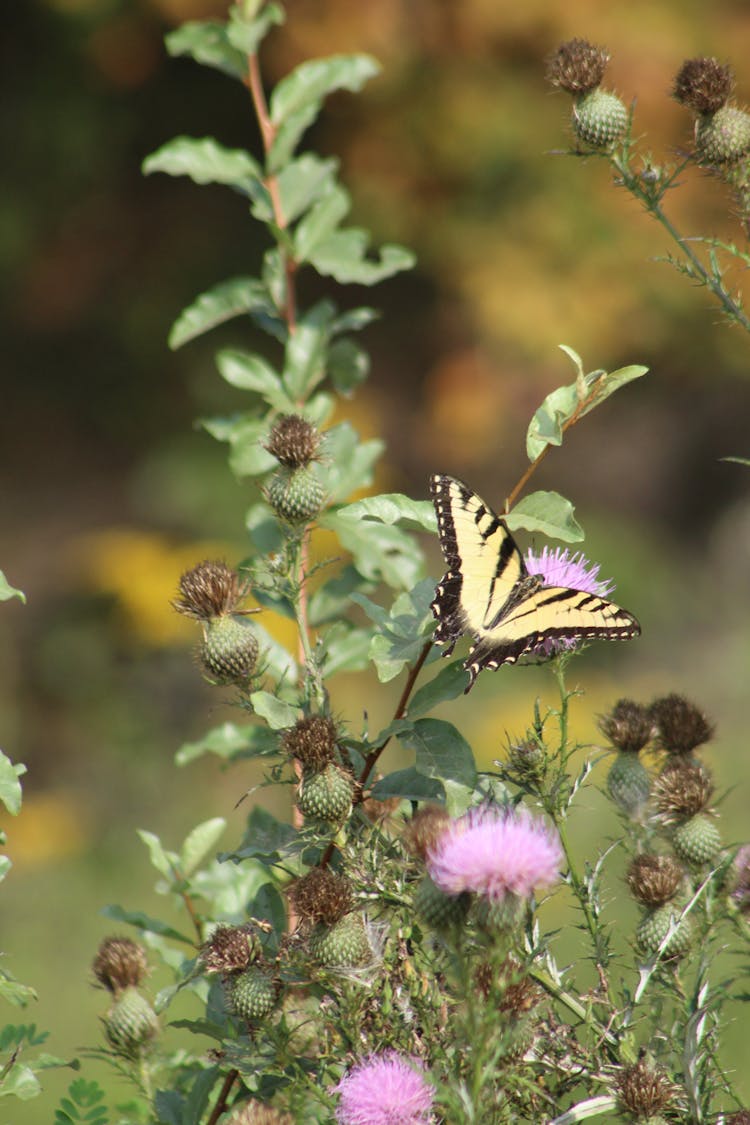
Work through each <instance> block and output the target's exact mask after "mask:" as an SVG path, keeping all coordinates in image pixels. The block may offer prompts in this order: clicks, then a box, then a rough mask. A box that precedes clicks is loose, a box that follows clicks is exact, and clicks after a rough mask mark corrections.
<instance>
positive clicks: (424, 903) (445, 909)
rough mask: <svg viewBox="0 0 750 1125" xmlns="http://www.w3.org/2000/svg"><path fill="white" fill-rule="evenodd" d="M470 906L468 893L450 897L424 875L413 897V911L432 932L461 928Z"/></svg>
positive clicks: (463, 892)
mask: <svg viewBox="0 0 750 1125" xmlns="http://www.w3.org/2000/svg"><path fill="white" fill-rule="evenodd" d="M470 906H471V895H470V894H469V893H468V891H462V892H461V894H457V895H450V894H446V893H445V891H441V890H440V888H439V887H436V886H435V884H434V883H433V881H432V879H431V878H430V876H429V875H424V876H423V877H422V880H421V882H420V884H419V886H418V887H417V890H416V893H415V895H414V909H415V910H416V912H417V914H419V916H420V917H421V918H422V919H423V920H424V921H425V922H426V923H427V925H428V926H429V927H430V929H432V930H438V931H439V932H444V931H446V930H451V929H453V928H454V927H456V926H462V925H463V924H464V923H465V922H466V918H467V916H468V913H469V908H470Z"/></svg>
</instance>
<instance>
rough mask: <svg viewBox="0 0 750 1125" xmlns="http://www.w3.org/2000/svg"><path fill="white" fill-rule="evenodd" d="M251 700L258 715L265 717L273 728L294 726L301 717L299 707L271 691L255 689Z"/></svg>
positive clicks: (282, 728)
mask: <svg viewBox="0 0 750 1125" xmlns="http://www.w3.org/2000/svg"><path fill="white" fill-rule="evenodd" d="M250 702H251V703H252V705H253V710H254V711H255V713H256V715H260V717H261V718H262V719H265V720H266V722H267V723H268V725H269V727H270V728H271V730H284V729H285V728H286V727H293V726H294V724H295V723H296V722H297V719H298V718H299V709H298V708H297V707H292V706H291V704H289V703H285V702H284V701H283V700H281V699H279V698H277V696H275V695H272V694H271V692H270V691H254V692H252V694H251V696H250Z"/></svg>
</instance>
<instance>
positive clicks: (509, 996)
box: [474, 957, 543, 1016]
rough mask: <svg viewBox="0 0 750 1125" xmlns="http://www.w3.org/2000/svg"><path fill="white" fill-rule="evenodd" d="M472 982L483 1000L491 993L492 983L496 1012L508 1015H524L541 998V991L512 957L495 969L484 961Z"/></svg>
mask: <svg viewBox="0 0 750 1125" xmlns="http://www.w3.org/2000/svg"><path fill="white" fill-rule="evenodd" d="M474 981H475V983H476V986H477V988H478V989H479V991H480V992H481V993H482V995H483V996H484V998H485V999H487V998H488V997H489V995H490V993H491V992H492V991H493V983H494V984H495V991H496V994H497V1003H498V1010H499V1011H501V1012H507V1013H508V1014H509V1015H514V1016H523V1015H526V1013H527V1012H530V1011H531V1009H532V1008H534V1007H536V1005H537V1004H538V1003H539V1002H540V1000H541V999H542V996H543V993H542V990H541V989H540V988H539V987H538V986H537V985H536V984H534V982H533V981H532V980H531V978H530V977H529V976H527V975H526V973H525V972H524V970H523V968H522V967H521V965H519V963H518V962H517V961H516V960H515V959H514V958H512V957H507V958H506V959H505V961H503V963H502V965H500V967H499V968H497V969H496V968H493V966H492V965H491V964H490V962H488V961H484V962H483V963H482V964H481V965H479V966H478V968H477V971H476V973H475V974H474Z"/></svg>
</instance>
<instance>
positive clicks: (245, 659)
mask: <svg viewBox="0 0 750 1125" xmlns="http://www.w3.org/2000/svg"><path fill="white" fill-rule="evenodd" d="M200 658H201V662H202V664H203V667H204V668H205V669H206V671H207V672H208V674H209V675H210V676H212V677H213V678H214V679H216V680H218V681H219V683H223V684H231V683H241V682H244V681H246V680H247V679H249V677H250V676H251V675H252V673H253V670H254V668H255V665H256V663H257V660H258V638H257V637H256V635H255V631H254V629H253V627H252V625H251V624H250V622H249V621H247V620H246V619H245V618H244V617H236V616H234V615H229V616H223V617H212V618H211V619H210V620H208V621H207V622H206V623H205V625H204V637H203V643H202V645H201V648H200Z"/></svg>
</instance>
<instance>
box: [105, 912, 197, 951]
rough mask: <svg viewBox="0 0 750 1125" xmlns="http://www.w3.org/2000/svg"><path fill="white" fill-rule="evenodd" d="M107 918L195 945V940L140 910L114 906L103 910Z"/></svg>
mask: <svg viewBox="0 0 750 1125" xmlns="http://www.w3.org/2000/svg"><path fill="white" fill-rule="evenodd" d="M102 914H103V915H104V917H105V918H112V919H113V921H115V922H127V924H128V925H130V926H135V927H136V929H138V930H141V931H142V932H143V933H146V934H160V935H161V936H162V937H167V938H171V940H172V941H182V942H185V944H187V945H189V946H193V945H194V938H189V937H185V935H184V934H181V933H180V931H179V930H175V929H174V928H173V927H172V926H168V925H167V923H166V922H160V921H159V919H158V918H151V917H149V915H148V914H144V913H143V912H142V911H140V910H125V909H123V907H122V906H116V905H114V904H112V905H110V906H105V907H104V908H103V909H102Z"/></svg>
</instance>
